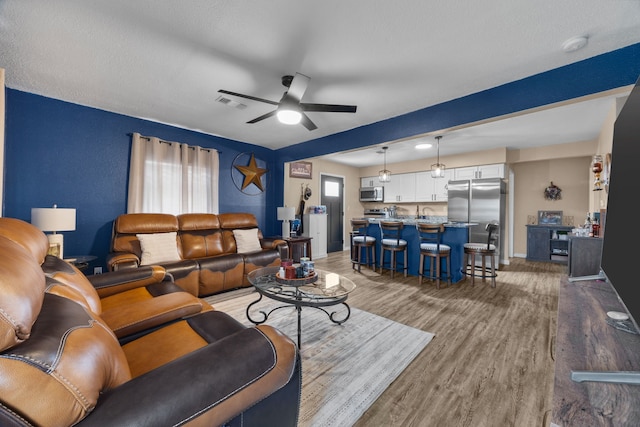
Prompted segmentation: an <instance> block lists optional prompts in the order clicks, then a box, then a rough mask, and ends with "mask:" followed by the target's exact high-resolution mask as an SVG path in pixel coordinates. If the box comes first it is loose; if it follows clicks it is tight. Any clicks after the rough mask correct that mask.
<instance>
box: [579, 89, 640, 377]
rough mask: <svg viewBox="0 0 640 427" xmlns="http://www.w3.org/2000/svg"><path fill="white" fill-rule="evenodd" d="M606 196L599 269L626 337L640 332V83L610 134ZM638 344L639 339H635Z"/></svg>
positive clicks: (604, 374) (629, 373)
mask: <svg viewBox="0 0 640 427" xmlns="http://www.w3.org/2000/svg"><path fill="white" fill-rule="evenodd" d="M610 164H611V170H610V177H609V190H608V191H609V195H608V202H607V214H606V221H605V225H604V227H605V229H604V242H603V248H602V260H601V264H600V265H601V269H602V273H604V276H605V278H606V280H607V282H608V283H609V284H610V285H611V286H612V288H613V289H614V290H615V291H616V293H617V294H618V298H619V299H620V301H621V302H622V304H623V305H624V307H625V309H626V311H627V313H628V315H629V317H630V318H629V320H630V322H627V321H625V324H628V325H629V332H630V333H634V332H635V333H639V332H640V329H639V328H638V322H639V321H640V271H639V270H638V261H640V258H638V256H637V253H638V252H637V251H636V250H634V248H635V246H636V245H637V244H638V243H640V211H638V210H636V209H634V208H633V206H634V205H635V204H636V201H637V199H638V198H639V197H640V80H638V82H636V85H635V87H634V89H633V90H632V91H631V94H630V95H629V97H628V98H627V101H626V102H625V104H624V105H623V107H622V110H621V111H620V113H619V114H618V117H617V119H616V122H615V125H614V131H613V147H612V150H611V163H610ZM638 339H640V337H638ZM571 378H572V379H573V380H574V381H579V382H581V381H602V382H613V383H626V384H640V372H632V371H619V372H572V373H571Z"/></svg>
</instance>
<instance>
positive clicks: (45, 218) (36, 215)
mask: <svg viewBox="0 0 640 427" xmlns="http://www.w3.org/2000/svg"><path fill="white" fill-rule="evenodd" d="M31 224H33V225H35V226H36V227H38V228H39V229H40V230H42V231H53V232H56V231H74V230H75V229H76V210H75V209H70V208H57V207H53V208H32V209H31Z"/></svg>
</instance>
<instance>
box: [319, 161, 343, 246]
mask: <svg viewBox="0 0 640 427" xmlns="http://www.w3.org/2000/svg"><path fill="white" fill-rule="evenodd" d="M343 194H344V178H342V177H338V176H332V175H323V174H321V175H320V204H321V205H324V206H326V207H327V252H338V251H342V249H343V244H344V241H343V237H344V200H343Z"/></svg>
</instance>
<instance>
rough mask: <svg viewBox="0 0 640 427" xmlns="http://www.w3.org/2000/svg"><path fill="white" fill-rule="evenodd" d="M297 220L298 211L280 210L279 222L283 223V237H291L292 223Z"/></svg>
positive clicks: (282, 208) (290, 209)
mask: <svg viewBox="0 0 640 427" xmlns="http://www.w3.org/2000/svg"><path fill="white" fill-rule="evenodd" d="M294 219H296V209H295V208H288V207H286V206H285V207H281V208H278V221H282V237H290V236H291V221H292V220H294Z"/></svg>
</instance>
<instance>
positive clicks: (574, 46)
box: [562, 36, 589, 52]
mask: <svg viewBox="0 0 640 427" xmlns="http://www.w3.org/2000/svg"><path fill="white" fill-rule="evenodd" d="M588 41H589V40H588V39H587V38H586V37H585V36H577V37H571V38H570V39H569V40H567V41H565V42H564V43H562V50H564V51H565V52H573V51H575V50H578V49H582V48H583V47H585V46H586V45H587V42H588Z"/></svg>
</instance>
